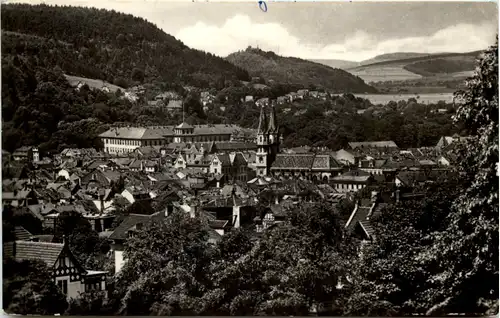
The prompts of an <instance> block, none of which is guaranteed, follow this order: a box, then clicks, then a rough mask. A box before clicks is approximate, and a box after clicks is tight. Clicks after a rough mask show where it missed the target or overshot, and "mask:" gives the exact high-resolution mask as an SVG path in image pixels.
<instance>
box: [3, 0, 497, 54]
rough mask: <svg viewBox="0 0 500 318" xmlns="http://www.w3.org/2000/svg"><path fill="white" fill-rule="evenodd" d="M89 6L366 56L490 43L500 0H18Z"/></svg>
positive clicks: (206, 44)
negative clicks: (262, 2)
mask: <svg viewBox="0 0 500 318" xmlns="http://www.w3.org/2000/svg"><path fill="white" fill-rule="evenodd" d="M5 2H24V3H32V4H38V3H42V2H43V3H45V4H49V5H50V4H53V5H73V6H87V7H97V8H104V9H114V10H116V11H120V12H125V13H129V14H133V15H135V16H140V17H143V18H145V19H146V20H148V21H150V22H152V23H154V24H156V25H157V26H158V27H159V28H161V29H163V30H164V31H165V32H166V33H169V34H171V35H173V36H175V37H176V38H177V39H179V40H181V41H182V42H184V44H186V45H188V46H190V47H192V48H196V49H199V50H203V51H208V52H211V53H214V54H216V55H219V56H223V57H225V56H227V55H228V54H230V53H232V52H236V51H238V50H244V49H245V48H247V47H248V46H253V47H259V48H261V49H263V50H266V51H274V52H276V53H278V54H279V55H283V56H295V57H300V58H304V59H340V60H349V61H357V62H358V61H363V60H366V59H370V58H372V57H374V56H376V55H379V54H385V53H394V52H418V53H443V52H470V51H475V50H482V49H486V48H487V47H488V46H490V45H492V44H493V43H494V41H495V36H496V34H497V30H498V8H497V4H496V3H494V2H437V1H436V2H414V1H412V2H409V1H408V2H402V1H401V2H377V3H374V2H357V1H355V2H347V1H343V2H292V1H286V0H285V1H283V2H269V1H268V2H267V7H268V10H267V12H264V11H262V10H261V9H260V8H259V4H258V2H257V1H251V2H250V1H245V2H243V1H241V0H231V1H228V2H213V1H210V2H208V1H205V0H197V1H194V0H174V1H172V0H155V1H153V0H73V1H62V0H44V1H42V0H22V1H19V0H16V1H9V0H7V1H5Z"/></svg>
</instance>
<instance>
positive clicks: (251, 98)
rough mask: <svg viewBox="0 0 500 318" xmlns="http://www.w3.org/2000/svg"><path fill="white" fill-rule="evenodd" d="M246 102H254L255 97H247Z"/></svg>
mask: <svg viewBox="0 0 500 318" xmlns="http://www.w3.org/2000/svg"><path fill="white" fill-rule="evenodd" d="M245 102H253V96H252V95H247V96H245Z"/></svg>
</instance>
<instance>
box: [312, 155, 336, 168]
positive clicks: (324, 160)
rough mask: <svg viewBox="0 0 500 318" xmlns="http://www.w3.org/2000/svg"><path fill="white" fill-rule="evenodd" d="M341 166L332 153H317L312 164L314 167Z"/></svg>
mask: <svg viewBox="0 0 500 318" xmlns="http://www.w3.org/2000/svg"><path fill="white" fill-rule="evenodd" d="M333 168H341V166H340V164H339V163H338V162H337V160H335V158H333V157H332V156H330V155H316V156H315V157H314V161H313V164H312V169H321V170H328V169H333Z"/></svg>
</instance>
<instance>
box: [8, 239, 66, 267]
mask: <svg viewBox="0 0 500 318" xmlns="http://www.w3.org/2000/svg"><path fill="white" fill-rule="evenodd" d="M13 243H14V242H11V243H6V244H8V245H10V246H5V245H4V246H5V247H4V253H5V254H4V255H5V256H10V257H14V258H15V259H16V260H18V261H22V260H35V259H39V260H42V261H44V262H45V263H46V264H47V265H48V266H49V267H53V266H54V264H55V263H56V261H57V259H58V257H59V255H60V254H61V252H62V250H63V247H64V244H59V243H47V242H28V241H16V242H15V247H14V244H13Z"/></svg>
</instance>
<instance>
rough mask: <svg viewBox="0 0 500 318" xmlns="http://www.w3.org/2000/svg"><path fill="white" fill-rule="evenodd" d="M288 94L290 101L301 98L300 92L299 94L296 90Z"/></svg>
mask: <svg viewBox="0 0 500 318" xmlns="http://www.w3.org/2000/svg"><path fill="white" fill-rule="evenodd" d="M286 96H287V97H288V100H289V101H290V102H293V101H295V100H297V99H299V98H300V96H299V94H297V93H295V92H291V93H289V94H287V95H286Z"/></svg>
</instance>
